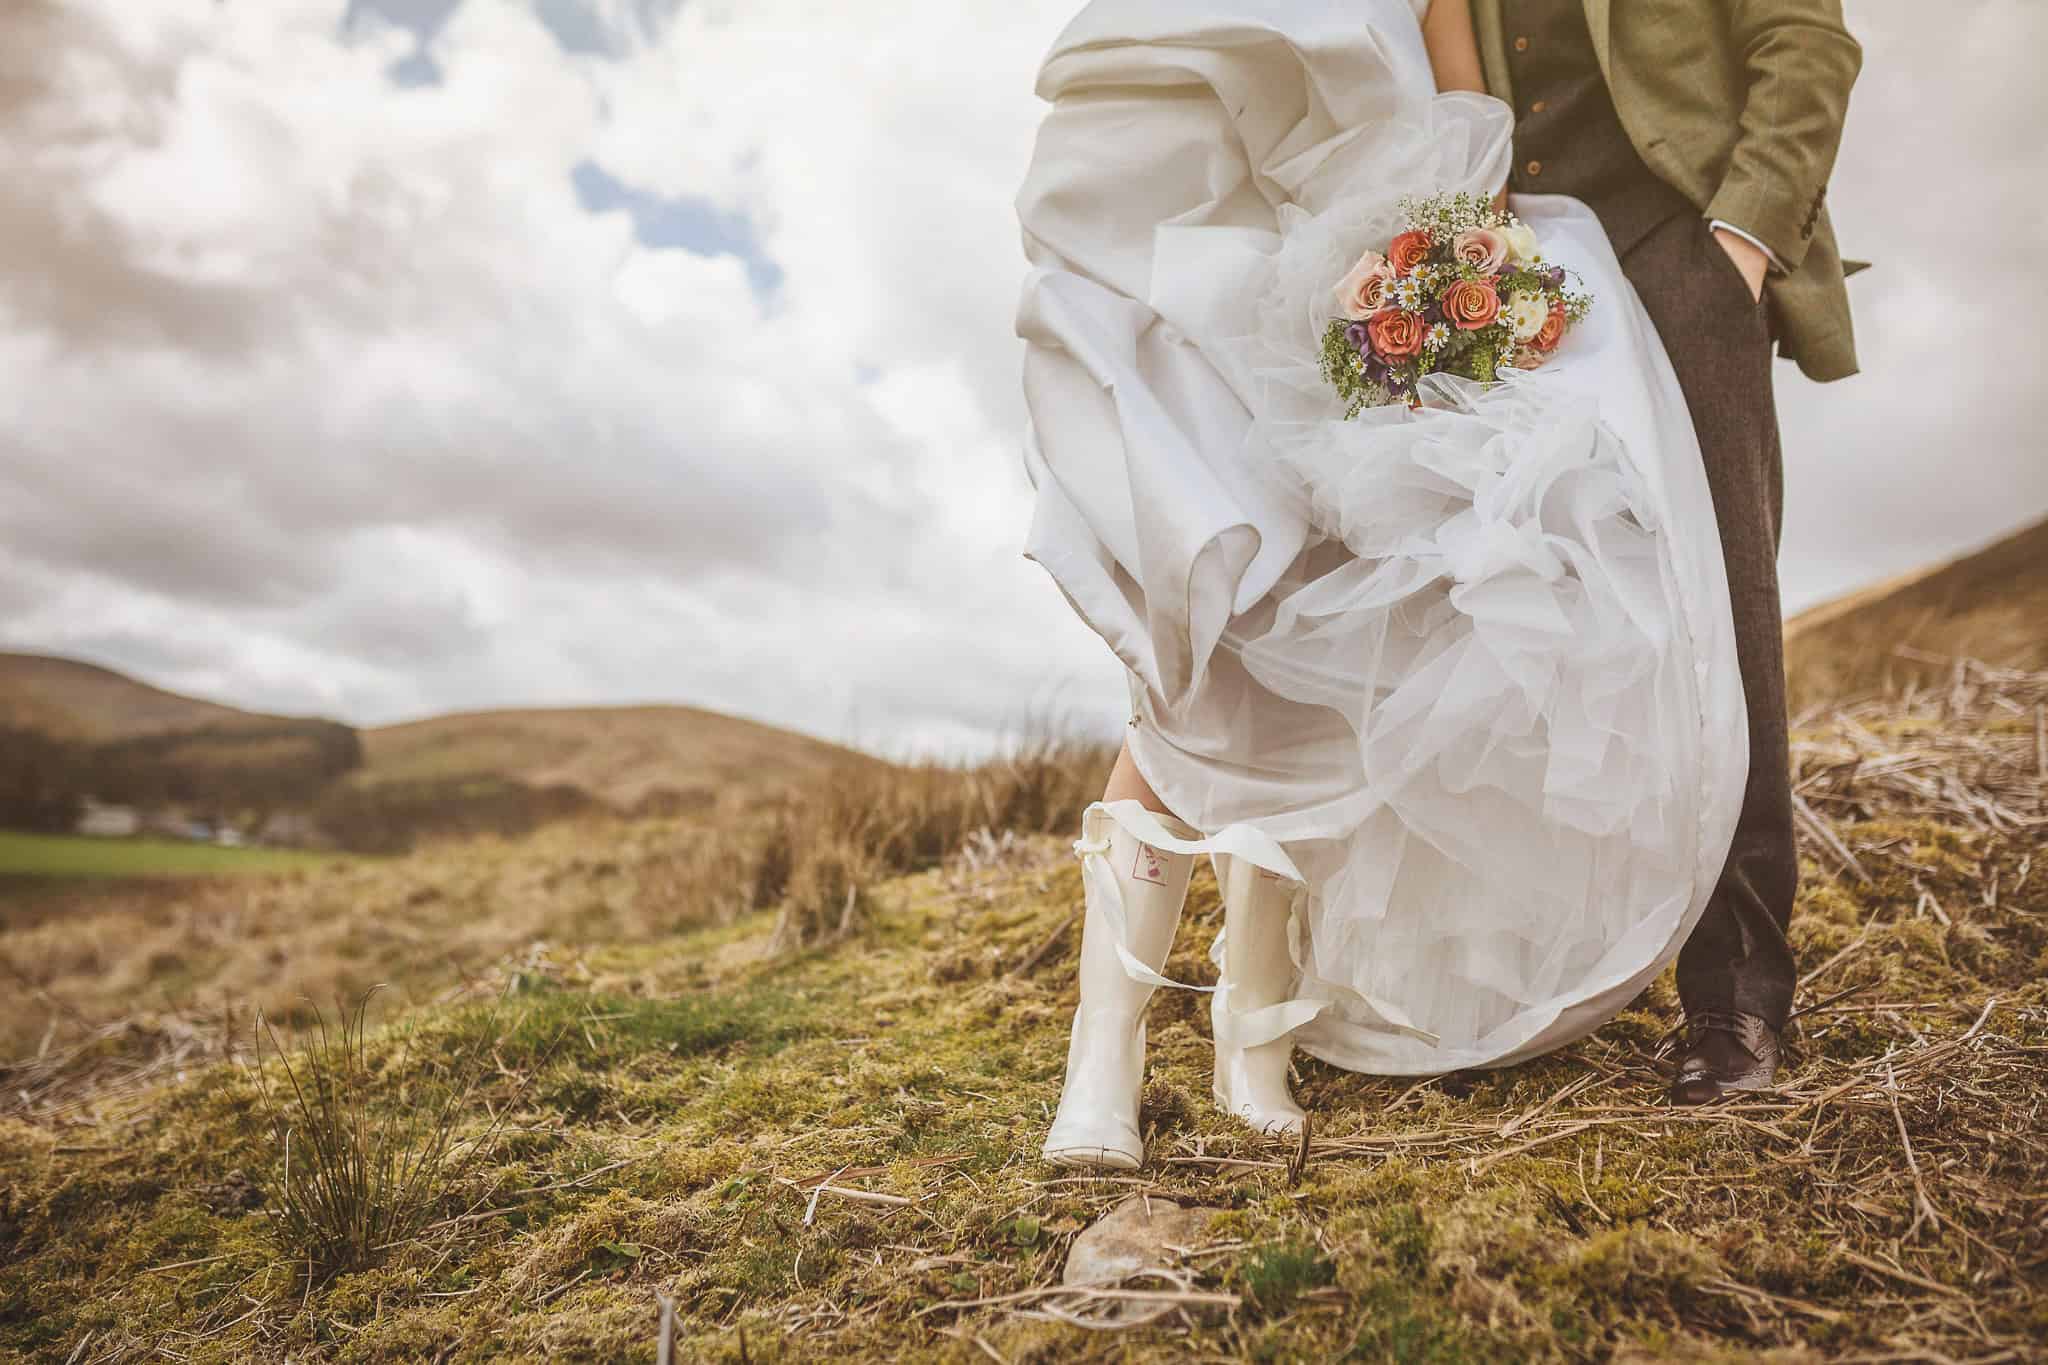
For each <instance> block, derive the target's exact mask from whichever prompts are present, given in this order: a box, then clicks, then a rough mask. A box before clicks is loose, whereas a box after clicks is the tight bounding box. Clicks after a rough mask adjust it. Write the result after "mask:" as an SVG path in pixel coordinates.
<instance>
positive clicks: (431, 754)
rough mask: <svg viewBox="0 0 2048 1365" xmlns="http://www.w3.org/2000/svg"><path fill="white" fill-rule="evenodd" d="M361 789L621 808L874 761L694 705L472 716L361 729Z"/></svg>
mask: <svg viewBox="0 0 2048 1365" xmlns="http://www.w3.org/2000/svg"><path fill="white" fill-rule="evenodd" d="M363 745H364V753H365V757H366V759H367V760H368V761H367V765H366V767H365V769H364V771H363V772H361V773H360V774H358V775H357V777H356V778H355V781H357V782H358V783H365V784H371V785H375V784H380V783H389V782H432V781H445V780H448V779H456V778H466V777H493V778H501V779H508V780H512V781H517V782H522V783H525V784H526V785H528V786H531V787H550V786H563V785H566V786H572V787H577V788H580V789H582V790H584V791H586V792H589V793H591V794H592V795H594V796H597V797H599V798H601V799H602V800H605V801H607V802H609V803H611V804H612V805H615V806H619V807H625V808H630V807H633V806H635V805H637V804H639V803H640V802H641V801H642V800H643V799H645V798H647V797H648V796H649V795H650V794H654V793H660V792H664V791H666V792H672V793H676V794H678V795H682V796H690V795H703V796H710V795H715V794H717V793H719V792H722V791H732V790H742V791H746V792H755V791H762V790H765V789H767V788H770V787H785V786H796V785H801V784H803V783H805V782H807V781H809V780H810V779H812V778H815V777H817V776H818V775H820V774H822V773H824V772H826V771H829V770H831V769H833V768H838V767H843V766H846V765H872V764H876V763H879V762H880V760H879V759H875V758H871V757H869V756H868V755H866V754H862V753H859V752H857V751H855V750H852V749H847V748H842V747H841V746H839V745H836V744H829V743H827V742H825V741H824V740H820V739H813V738H811V737H810V736H808V735H800V734H797V733H795V732H793V731H789V730H782V729H777V728H776V727H774V726H771V725H763V724H760V723H758V722H756V721H750V720H741V719H739V718H738V717H736V716H727V715H721V714H720V713H718V712H716V711H705V710H701V709H699V708H697V707H693V706H632V707H584V708H562V709H524V710H511V711H478V712H472V713H467V714H460V715H451V716H436V717H434V718H433V719H431V720H422V721H414V722H412V723H411V724H407V725H392V726H386V727H384V728H382V729H376V730H366V731H364V732H363Z"/></svg>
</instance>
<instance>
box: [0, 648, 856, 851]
mask: <svg viewBox="0 0 2048 1365" xmlns="http://www.w3.org/2000/svg"><path fill="white" fill-rule="evenodd" d="M344 728H345V727H340V726H337V725H335V724H334V723H332V722H326V721H317V720H313V719H310V718H288V717H281V716H267V715H261V714H258V713H256V712H251V711H244V710H240V709H238V708H235V707H232V706H226V705H221V704H219V703H216V702H210V701H202V700H199V699H197V698H194V697H187V696H181V695H179V694H177V693H175V692H169V691H165V690H164V689H162V688H158V687H152V686H150V685H149V684H147V683H144V682H141V681H138V680H136V679H134V678H130V677H126V676H124V675H122V674H120V673H118V672H115V671H114V670H112V669H108V668H101V667H99V666H97V665H94V664H88V663H82V662H78V661H76V660H71V659H60V658H51V657H45V656H41V655H32V654H0V730H5V729H14V730H18V731H27V732H32V733H33V734H35V735H39V736H44V737H47V738H49V739H52V740H56V741H59V742H61V743H63V744H64V745H67V746H69V747H70V748H72V749H73V750H79V749H81V748H84V747H90V748H91V749H93V750H94V751H95V752H97V753H98V754H100V755H101V756H102V760H103V761H102V762H100V764H99V767H98V773H99V776H98V778H97V779H96V785H98V786H100V787H101V788H104V787H105V784H106V783H107V781H108V780H109V774H110V773H112V774H121V773H129V772H133V771H134V770H135V765H139V764H142V763H145V762H146V763H147V764H148V765H150V767H151V770H152V771H153V772H157V773H160V774H161V776H160V777H159V778H158V779H156V780H152V781H150V782H148V783H144V784H141V785H142V786H144V787H146V788H147V789H148V791H147V792H142V791H138V792H136V793H129V792H127V791H125V790H121V791H114V792H111V793H110V792H108V791H106V790H104V789H102V790H98V791H95V792H94V793H93V794H97V795H102V796H105V795H110V794H111V795H113V796H114V797H115V798H116V799H134V800H137V801H141V802H144V803H147V802H150V801H151V800H152V796H151V795H150V794H149V793H153V792H157V791H160V790H162V789H165V788H167V787H178V786H181V785H196V786H198V787H199V788H201V789H203V790H207V791H211V790H212V789H213V787H218V786H219V784H220V781H222V780H228V779H233V780H235V781H237V782H239V783H240V784H241V785H242V786H247V785H249V782H250V780H251V775H256V776H257V777H258V778H259V779H260V775H261V774H262V772H263V770H264V769H265V768H266V767H267V766H274V767H276V768H278V769H280V770H283V769H286V768H290V769H293V770H294V771H297V770H301V769H305V770H308V773H309V776H308V781H312V780H314V779H317V781H318V782H319V783H324V782H325V781H326V774H327V773H329V772H331V771H333V770H334V769H335V767H336V762H337V761H336V760H334V759H333V758H331V757H326V758H324V759H323V754H324V751H323V750H322V748H321V746H322V745H323V744H325V745H328V746H332V745H334V744H335V743H337V742H338V740H339V739H340V738H341V737H340V736H337V735H336V734H334V733H333V732H335V731H340V730H343V729H344ZM355 733H356V734H357V735H359V737H360V741H361V754H362V766H361V767H359V768H356V769H355V770H354V771H353V772H351V773H350V774H349V775H348V777H347V779H346V782H347V788H346V789H347V790H352V791H353V792H355V793H358V794H361V795H368V794H372V793H380V794H381V795H378V796H377V797H376V799H377V800H380V801H385V802H387V803H392V802H395V803H397V804H396V805H393V807H392V810H393V811H394V812H395V813H396V815H395V818H400V819H402V820H404V821H407V822H418V823H419V824H420V825H421V826H422V827H423V828H424V827H426V826H428V825H432V824H434V823H435V822H436V821H437V820H438V819H439V817H440V816H441V815H444V814H446V813H447V808H451V807H454V806H461V805H464V804H465V803H466V804H467V805H470V806H484V805H490V804H491V803H493V802H496V803H498V804H501V805H502V804H504V803H505V802H506V801H507V799H508V795H507V794H508V792H509V793H511V794H512V796H513V797H516V796H517V794H518V792H520V791H521V790H530V791H534V792H539V791H543V790H545V789H550V788H562V787H568V788H574V789H576V791H578V792H581V793H584V794H585V795H586V796H588V797H589V798H592V799H594V800H596V801H600V802H604V803H606V804H608V805H610V806H612V807H614V808H616V809H621V810H631V809H635V808H637V807H640V806H641V805H642V804H643V803H645V802H648V801H649V800H650V799H652V800H653V801H654V802H655V803H656V804H657V805H665V806H666V807H667V808H672V809H673V808H689V807H693V806H701V805H704V804H707V803H709V802H710V801H713V800H716V799H721V798H723V799H726V800H733V799H737V800H739V801H741V802H745V801H747V800H750V799H753V798H755V797H759V796H762V795H765V794H767V793H770V792H772V791H786V790H788V789H790V788H792V787H797V786H802V785H804V784H806V783H811V782H815V781H818V780H820V779H821V778H823V777H824V776H825V775H826V774H828V773H830V772H832V771H835V770H838V769H842V768H873V767H876V766H884V765H882V761H881V760H879V759H876V758H873V757H870V756H868V755H865V754H862V753H859V752H857V751H855V750H852V749H848V748H844V747H842V746H840V745H836V744H831V743H828V742H826V741H824V740H820V739H815V738H812V737H810V736H808V735H801V734H797V733H795V732H793V731H789V730H783V729H779V728H777V727H775V726H771V725H765V724H761V723H759V722H756V721H750V720H742V719H739V718H738V717H735V716H727V715H721V714H719V713H718V712H715V711H707V710H703V709H700V708H697V707H689V706H621V707H583V708H566V707H565V708H545V707H536V708H529V709H522V710H499V711H482V712H474V713H463V714H455V715H445V716H436V717H433V718H431V719H427V720H420V721H414V722H411V723H408V724H404V725H391V726H385V727H382V728H379V729H373V730H364V731H360V732H355ZM347 747H348V748H349V750H350V761H352V755H353V752H354V741H353V740H349V741H348V743H347ZM341 766H342V767H346V764H342V765H341ZM223 775H226V776H225V777H223ZM186 778H189V779H191V782H190V783H189V784H188V783H185V782H183V781H182V779H186ZM80 780H81V781H83V780H85V779H83V778H81V779H80ZM209 781H211V782H212V784H213V786H212V787H208V786H206V784H207V783H208V782H209ZM401 789H402V790H403V792H404V795H403V796H401V795H399V793H400V791H401ZM293 792H294V796H293V799H297V800H303V801H310V800H313V799H314V797H315V795H316V792H315V789H314V788H313V787H311V786H307V785H306V783H304V782H302V783H300V784H299V785H298V786H296V787H294V788H293ZM223 804H228V805H234V804H237V803H236V801H235V800H234V799H232V798H229V799H226V800H224V801H223ZM355 804H356V805H360V802H356V803H355ZM513 804H519V803H518V801H517V800H515V801H514V802H513ZM333 809H334V810H336V811H339V810H340V809H341V808H340V807H333ZM351 809H353V806H351ZM565 809H566V807H565ZM458 813H459V812H458ZM337 818H341V817H337ZM491 818H495V817H491ZM457 823H458V824H459V821H458V822H457ZM485 826H486V827H490V826H491V819H489V818H487V819H486V820H485Z"/></svg>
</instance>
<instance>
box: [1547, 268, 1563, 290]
mask: <svg viewBox="0 0 2048 1365" xmlns="http://www.w3.org/2000/svg"><path fill="white" fill-rule="evenodd" d="M1544 278H1545V279H1547V280H1549V281H1550V287H1551V288H1552V289H1562V288H1564V267H1563V266H1561V265H1554V266H1552V267H1550V269H1549V270H1546V271H1545V272H1544Z"/></svg>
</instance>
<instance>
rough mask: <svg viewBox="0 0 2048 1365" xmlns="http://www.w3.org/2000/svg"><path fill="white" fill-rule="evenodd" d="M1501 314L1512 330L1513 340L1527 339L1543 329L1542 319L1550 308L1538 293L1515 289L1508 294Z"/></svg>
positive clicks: (1547, 315) (1548, 314)
mask: <svg viewBox="0 0 2048 1365" xmlns="http://www.w3.org/2000/svg"><path fill="white" fill-rule="evenodd" d="M1501 314H1502V317H1503V319H1504V320H1505V321H1506V322H1507V324H1508V326H1509V327H1510V328H1512V329H1513V330H1514V334H1515V340H1517V341H1527V340H1528V339H1529V338H1531V337H1533V336H1535V335H1536V334H1537V333H1538V332H1540V331H1542V330H1543V321H1544V319H1545V318H1548V317H1549V316H1550V308H1549V306H1548V305H1547V304H1545V303H1544V302H1543V299H1542V297H1541V296H1540V295H1537V294H1524V293H1522V292H1520V291H1517V292H1515V293H1513V294H1510V295H1508V306H1507V307H1506V308H1504V309H1502V310H1501Z"/></svg>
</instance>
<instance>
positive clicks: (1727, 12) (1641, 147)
mask: <svg viewBox="0 0 2048 1365" xmlns="http://www.w3.org/2000/svg"><path fill="white" fill-rule="evenodd" d="M1471 4H1472V20H1473V27H1474V29H1475V30H1476V31H1477V34H1478V38H1479V55H1480V60H1481V62H1482V64H1483V65H1484V67H1485V70H1486V84H1487V88H1488V89H1489V90H1490V91H1491V92H1492V93H1493V94H1495V95H1497V96H1499V97H1500V98H1501V99H1503V100H1506V101H1507V102H1508V103H1509V104H1510V105H1515V95H1514V90H1513V88H1512V86H1511V83H1510V81H1509V79H1508V60H1507V42H1508V34H1509V32H1510V31H1511V26H1512V23H1513V0H1471ZM1585 5H1586V19H1587V21H1588V23H1589V24H1590V25H1591V27H1592V30H1593V46H1594V49H1595V50H1596V51H1597V52H1598V54H1599V58H1600V69H1601V72H1602V74H1604V75H1605V76H1606V77H1607V88H1608V90H1609V91H1610V92H1612V94H1613V96H1614V106H1615V110H1616V112H1617V113H1619V114H1620V115H1621V126H1622V127H1623V129H1625V130H1626V131H1627V133H1628V135H1629V140H1630V141H1631V142H1633V143H1634V144H1635V148H1636V151H1637V153H1638V154H1639V155H1640V156H1641V157H1642V158H1643V161H1644V162H1645V164H1647V165H1648V166H1649V168H1650V169H1651V170H1653V171H1655V172H1656V173H1657V174H1658V175H1659V176H1662V177H1663V178H1664V179H1665V180H1667V181H1669V182H1670V183H1671V185H1672V186H1673V187H1674V188H1676V189H1677V190H1678V191H1679V192H1680V193H1681V194H1683V195H1685V197H1686V198H1688V199H1690V200H1691V201H1692V202H1693V203H1694V204H1695V205H1696V206H1697V207H1698V208H1699V210H1700V212H1701V213H1703V214H1705V215H1706V216H1707V217H1710V218H1719V219H1722V220H1723V221H1725V222H1728V223H1732V224H1734V225H1735V226H1737V227H1739V228H1741V229H1742V230H1743V231H1745V232H1747V233H1750V234H1751V235H1752V236H1754V237H1756V238H1757V239H1759V240H1760V241H1762V242H1763V243H1764V244H1765V245H1767V246H1768V247H1770V249H1771V250H1772V251H1773V252H1774V253H1775V254H1776V255H1777V257H1778V261H1779V263H1780V264H1781V265H1782V266H1783V267H1784V273H1783V274H1779V273H1776V272H1773V273H1772V275H1771V276H1770V277H1769V279H1768V280H1767V282H1766V284H1765V289H1766V292H1768V294H1769V295H1770V302H1771V309H1772V312H1773V314H1774V315H1775V317H1776V319H1777V330H1778V351H1779V354H1781V355H1783V356H1784V357H1785V358H1786V359H1788V360H1796V361H1798V362H1799V368H1800V369H1802V370H1804V371H1805V372H1806V373H1807V375H1809V376H1810V377H1812V378H1814V379H1818V380H1830V379H1841V378H1844V377H1846V376H1848V375H1852V374H1854V373H1856V338H1855V332H1854V329H1853V328H1852V327H1851V325H1850V319H1849V291H1848V290H1847V289H1846V288H1845V287H1844V286H1843V283H1842V281H1843V278H1844V276H1845V275H1848V274H1853V273H1854V272H1855V271H1857V270H1860V269H1862V268H1863V265H1864V263H1863V262H1860V261H1859V262H1849V263H1848V264H1847V267H1846V268H1845V266H1844V262H1843V260H1842V257H1841V253H1840V251H1839V250H1838V249H1837V248H1836V245H1835V232H1834V227H1833V226H1832V224H1830V223H1829V221H1828V211H1827V204H1826V198H1827V182H1828V176H1829V174H1830V173H1831V172H1832V171H1833V170H1834V165H1835V152H1836V149H1837V148H1838V147H1839V146H1840V145H1841V139H1842V120H1843V117H1844V116H1845V115H1846V114H1847V112H1848V108H1849V87H1850V86H1851V85H1853V84H1854V83H1855V80H1856V73H1857V72H1858V71H1859V70H1860V69H1861V67H1862V65H1863V49H1862V48H1861V46H1859V45H1858V44H1857V42H1856V40H1855V39H1854V38H1852V37H1851V36H1850V35H1849V30H1848V29H1847V28H1846V27H1845V26H1844V25H1843V22H1842V5H1841V0H1585ZM1503 11H1505V13H1503ZM1515 107H1516V109H1517V110H1519V109H1520V106H1519V105H1515Z"/></svg>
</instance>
